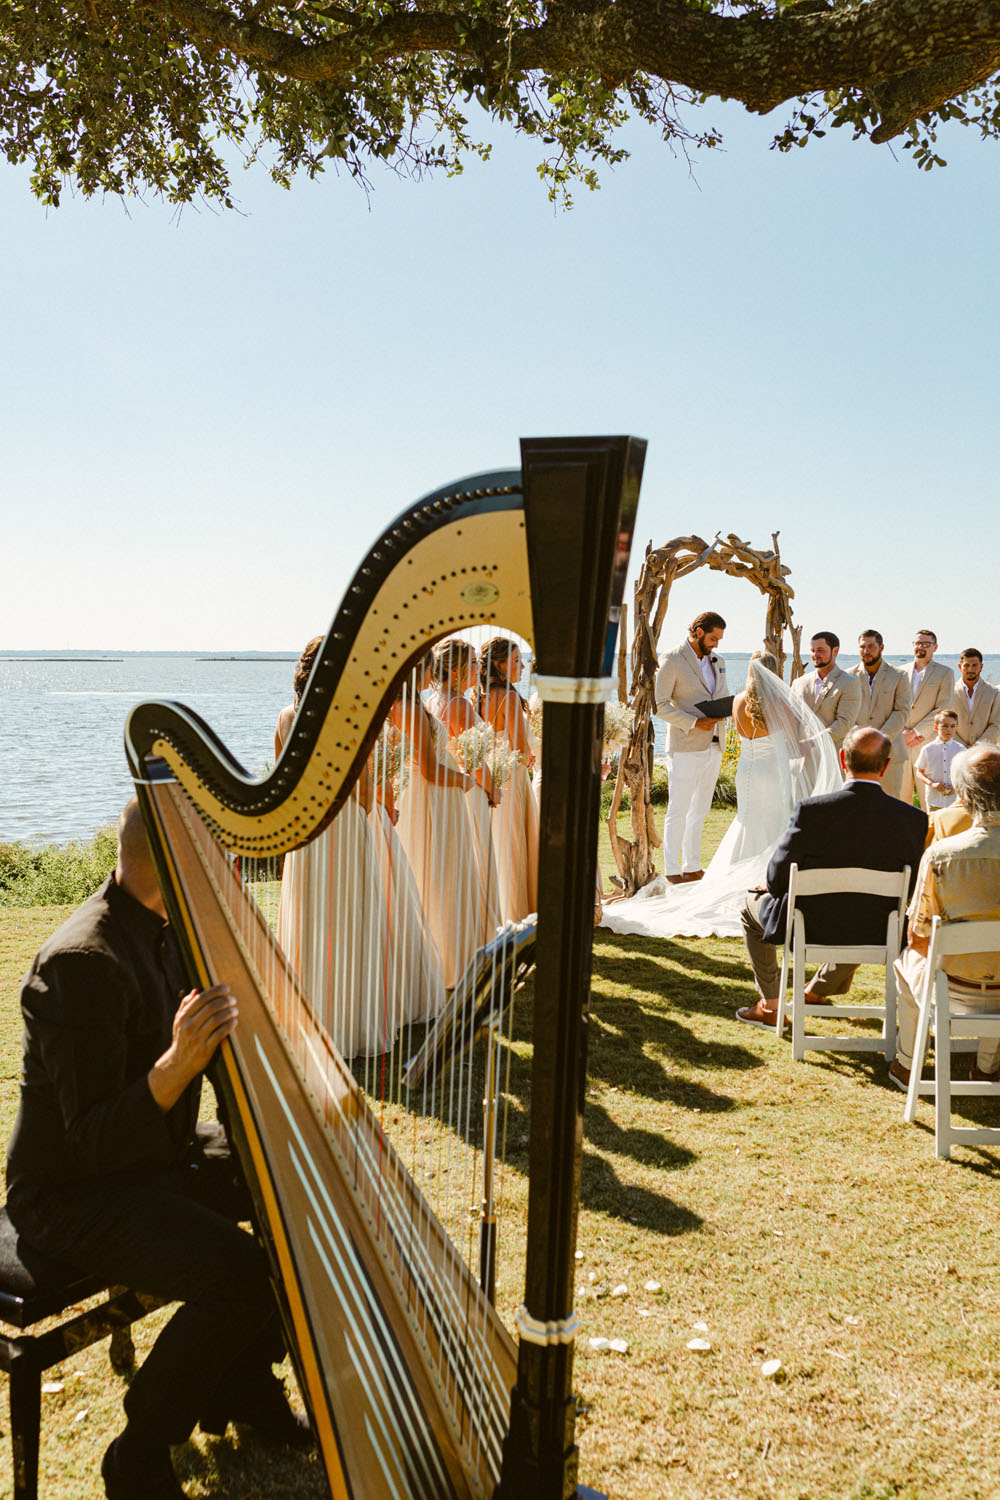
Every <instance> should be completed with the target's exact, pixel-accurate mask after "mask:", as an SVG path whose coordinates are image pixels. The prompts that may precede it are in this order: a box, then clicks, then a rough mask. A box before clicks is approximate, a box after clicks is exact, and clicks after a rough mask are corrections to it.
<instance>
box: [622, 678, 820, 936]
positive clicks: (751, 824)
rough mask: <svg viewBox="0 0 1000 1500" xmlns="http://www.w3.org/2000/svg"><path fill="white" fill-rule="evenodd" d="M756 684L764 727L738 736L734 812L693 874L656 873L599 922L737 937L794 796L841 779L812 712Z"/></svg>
mask: <svg viewBox="0 0 1000 1500" xmlns="http://www.w3.org/2000/svg"><path fill="white" fill-rule="evenodd" d="M759 675H760V678H763V679H765V681H764V683H763V684H759V691H762V693H763V695H764V697H765V699H766V703H767V707H766V709H765V717H766V719H767V722H768V724H770V725H773V730H772V733H770V734H767V735H764V736H761V737H760V738H758V739H743V740H741V743H740V758H739V763H738V765H737V767H736V816H735V818H734V819H733V821H732V823H730V825H729V827H728V829H727V830H726V833H725V835H724V837H723V840H722V842H721V844H720V845H719V847H718V849H717V850H716V851H715V855H714V857H713V859H712V862H711V864H710V865H709V867H708V869H707V870H706V871H705V874H704V877H703V879H701V880H695V881H690V882H688V883H687V884H684V885H669V884H668V883H667V882H666V880H664V878H663V876H662V875H658V876H657V877H656V879H655V880H653V881H651V882H650V883H649V885H646V886H644V887H643V888H642V890H641V891H639V892H638V893H637V894H636V895H635V896H631V897H629V898H628V899H627V900H625V901H613V902H611V903H610V904H609V905H607V906H605V908H604V912H603V916H602V919H601V926H602V927H607V928H609V929H610V930H611V931H612V932H622V933H636V934H638V935H640V936H642V937H741V936H742V932H743V929H742V926H741V923H740V911H741V909H742V907H743V903H744V901H745V900H746V896H747V892H748V891H749V890H751V889H752V888H753V887H754V886H761V885H764V884H765V876H766V874H767V866H768V863H769V861H770V858H771V855H772V854H773V853H774V850H775V848H776V846H777V844H778V843H779V841H780V839H781V836H782V834H783V833H784V832H785V829H786V828H787V827H788V823H789V819H790V818H791V815H792V808H793V807H794V806H795V804H796V802H798V801H799V799H800V798H801V797H810V796H819V795H821V794H822V793H825V792H833V791H836V790H837V789H838V788H839V787H840V786H841V785H842V784H843V783H842V781H841V776H840V771H839V769H838V766H837V757H836V753H835V751H834V749H833V742H832V740H831V739H830V737H829V735H828V734H827V733H826V731H825V729H824V728H823V725H822V724H821V723H820V721H819V719H817V718H816V716H815V714H814V713H813V712H812V710H811V709H810V708H808V707H807V706H806V705H805V704H802V703H800V702H798V700H796V699H793V698H792V695H791V694H790V693H789V691H788V689H787V688H786V687H785V685H784V683H783V682H782V681H781V679H780V678H776V677H774V676H773V675H772V674H771V673H770V672H761V673H760V674H759Z"/></svg>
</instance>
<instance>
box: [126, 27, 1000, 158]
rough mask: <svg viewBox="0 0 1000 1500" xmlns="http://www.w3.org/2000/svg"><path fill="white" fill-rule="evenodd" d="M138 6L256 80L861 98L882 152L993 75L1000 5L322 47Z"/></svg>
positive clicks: (370, 32) (427, 32)
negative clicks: (421, 72)
mask: <svg viewBox="0 0 1000 1500" xmlns="http://www.w3.org/2000/svg"><path fill="white" fill-rule="evenodd" d="M146 3H147V5H148V8H150V9H152V10H155V11H158V12H159V13H161V14H165V15H168V16H170V17H172V18H173V19H174V20H175V21H177V22H178V23H179V24H180V25H181V26H183V27H184V28H185V29H186V30H188V31H189V32H191V33H193V34H194V35H195V36H197V37H199V38H201V39H204V40H207V41H209V42H210V43H213V44H214V45H216V46H218V47H221V48H225V49H227V50H228V51H229V52H231V53H233V54H234V55H235V56H237V57H238V58H240V59H241V60H242V61H244V62H246V63H248V64H250V65H251V66H256V67H258V68H262V69H265V70H268V71H273V72H276V73H280V74H283V75H284V76H286V77H289V78H293V79H298V80H300V81H302V82H308V83H320V82H324V81H330V80H334V79H338V78H342V77H345V76H348V75H352V74H354V73H356V72H357V71H358V70H359V69H360V68H363V67H365V66H368V65H370V64H372V63H376V64H378V63H382V62H385V61H388V60H390V59H393V58H396V59H403V58H406V57H411V56H414V55H415V54H418V53H422V52H433V53H436V54H438V55H439V56H449V55H450V56H454V57H461V58H475V59H476V60H477V61H478V63H479V64H480V66H482V67H483V69H484V73H485V74H486V75H491V74H493V73H495V72H496V71H497V70H501V69H502V70H504V71H506V70H507V69H508V68H509V69H510V71H511V72H512V73H514V74H515V75H517V74H524V73H527V72H531V71H534V70H538V69H543V70H546V71H548V72H550V73H553V72H554V73H557V74H558V73H564V74H565V73H570V74H571V73H573V72H574V71H576V70H585V71H592V70H597V71H599V72H600V74H601V76H602V77H604V78H605V79H608V80H611V81H615V82H623V81H624V80H626V79H628V78H630V77H632V76H633V75H634V74H636V73H638V72H642V73H647V74H650V75H653V76H655V77H657V78H660V79H662V80H664V81H666V82H668V83H671V84H675V85H679V86H681V87H685V88H689V89H691V90H693V91H695V92H697V93H704V94H709V95H715V96H718V97H721V98H730V99H739V100H741V101H742V102H743V104H744V105H745V106H746V107H747V108H748V109H750V110H752V111H754V112H757V113H761V114H765V113H768V112H769V111H770V110H772V109H774V108H776V107H777V106H778V105H780V104H782V103H784V102H786V101H787V100H789V99H795V98H799V97H802V96H803V95H808V94H811V93H814V92H817V91H825V90H831V89H841V88H856V89H863V90H866V91H867V93H868V94H869V97H870V98H872V100H873V101H875V103H876V107H877V108H878V109H879V111H880V113H881V116H882V119H881V123H880V124H879V126H878V128H877V130H876V131H875V132H874V134H873V139H874V140H876V141H884V140H888V139H889V138H890V137H891V136H893V135H896V134H898V133H899V132H900V131H901V130H903V129H905V128H906V126H907V125H908V124H909V123H910V122H911V121H912V120H913V119H915V118H916V117H917V116H918V115H920V114H923V113H926V112H927V111H928V110H930V109H933V108H936V107H938V106H939V105H941V104H942V103H944V102H945V101H946V100H947V99H949V98H953V97H954V96H955V95H956V94H958V93H961V92H963V91H964V90H966V89H969V88H974V87H977V86H978V85H980V84H982V83H983V82H984V80H985V79H987V78H989V77H990V76H991V75H992V74H993V73H994V72H996V71H997V69H998V68H1000V0H864V3H857V4H854V5H850V6H840V7H838V8H837V9H834V10H825V9H824V10H813V9H812V8H811V7H809V6H806V7H804V8H803V7H801V6H791V7H788V8H786V9H784V10H781V11H774V12H769V13H767V14H761V13H755V14H751V15H741V16H734V15H719V14H716V13H713V12H712V11H708V10H704V9H700V8H699V9H695V8H692V7H691V6H690V5H688V4H686V3H685V0H598V3H597V4H596V5H595V6H593V7H591V6H590V5H584V6H582V7H580V6H569V5H560V4H553V5H552V6H551V7H550V9H549V12H548V14H547V17H546V19H545V20H544V21H543V22H542V23H541V25H538V26H533V27H531V26H529V27H523V28H522V29H521V30H520V31H517V30H515V31H514V33H513V36H510V35H509V34H508V32H507V29H506V28H505V27H504V26H500V25H495V24H493V23H491V22H488V21H484V20H483V19H482V17H480V16H476V15H475V14H474V13H468V12H462V11H452V12H444V11H427V10H419V11H414V10H408V11H401V12H397V13H395V14H391V15H386V16H383V17H381V18H380V19H378V20H375V21H373V22H371V23H367V22H366V23H364V24H361V23H359V24H357V25H355V26H348V25H347V21H346V18H345V26H347V29H345V31H344V33H343V34H342V35H340V36H335V37H332V38H330V39H329V40H324V41H318V42H317V41H304V40H302V39H301V38H300V37H297V36H293V35H290V34H288V33H287V32H283V31H279V30H274V29H272V28H270V27H267V26H263V25H260V24H259V23H257V22H256V21H252V20H241V19H240V18H238V17H236V16H235V15H233V14H232V13H231V12H229V11H227V10H225V9H223V8H218V7H216V6H214V5H210V4H206V3H203V0H146ZM258 10H259V7H255V11H254V14H256V13H257V12H258ZM345 15H346V13H345Z"/></svg>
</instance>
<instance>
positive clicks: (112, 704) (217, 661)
mask: <svg viewBox="0 0 1000 1500" xmlns="http://www.w3.org/2000/svg"><path fill="white" fill-rule="evenodd" d="M842 659H843V660H844V661H845V662H846V664H847V665H851V664H852V663H853V660H854V658H853V656H845V655H844V653H842ZM907 659H908V658H905V657H891V658H889V660H891V661H892V662H893V663H894V664H902V663H903V662H905V661H906V660H907ZM748 660H749V657H748V656H747V655H745V654H738V653H735V652H732V653H727V654H726V665H727V670H728V677H729V685H730V687H731V688H732V689H733V690H734V691H736V690H738V689H739V688H740V687H742V686H743V684H744V683H745V681H746V670H747V662H748ZM940 660H941V661H944V662H946V663H947V664H948V666H950V667H955V666H956V664H957V658H955V657H947V656H942V657H941V658H940ZM293 668H294V661H293V660H292V659H291V656H290V657H289V659H288V660H274V659H265V660H259V659H258V660H246V659H235V660H234V659H231V658H228V659H227V658H222V657H210V658H197V657H192V656H154V655H137V656H126V657H122V658H117V657H113V655H112V654H111V653H108V655H107V657H105V658H102V659H100V660H82V659H72V660H71V659H65V658H64V659H57V657H56V654H55V653H52V654H49V655H44V656H39V657H36V658H32V659H30V660H25V659H23V658H14V657H11V656H3V655H0V843H9V842H12V841H13V840H15V839H26V840H31V841H35V840H43V841H46V840H50V841H52V842H55V843H65V842H67V841H68V840H69V839H80V838H88V837H89V836H90V835H91V834H92V833H94V832H95V830H96V829H98V828H100V827H101V826H102V825H103V824H105V823H109V822H112V821H113V820H114V819H115V818H116V817H117V815H118V812H119V810H120V809H121V807H122V804H123V803H124V802H125V801H126V799H127V798H128V796H129V793H130V790H131V781H130V778H129V774H128V766H127V763H126V760H125V750H124V747H123V742H122V733H123V730H124V727H125V720H126V718H127V716H128V712H129V709H130V708H131V706H132V705H133V704H134V703H136V702H138V701H139V700H141V699H144V698H169V699H176V700H178V701H179V702H181V703H185V704H187V705H188V706H189V707H190V708H192V709H194V710H195V712H196V713H198V714H200V715H201V717H202V718H203V719H205V720H206V721H207V722H208V723H209V724H210V725H211V726H212V728H213V729H214V730H215V731H216V732H217V733H218V734H219V735H220V736H221V738H222V740H223V741H224V742H225V744H226V745H227V747H228V748H229V750H230V751H231V753H232V754H233V755H235V756H236V758H237V760H239V761H241V762H242V764H243V765H244V766H245V767H246V769H247V770H248V771H249V772H251V773H252V774H259V773H260V772H261V771H263V770H264V769H265V767H266V766H267V765H269V764H270V763H271V762H272V761H273V759H274V744H273V735H274V724H275V720H276V719H277V717H278V712H279V710H280V709H281V708H282V707H283V706H284V704H286V703H288V702H290V701H291V697H292V672H293ZM983 675H984V677H986V678H987V679H988V680H989V681H990V682H993V683H996V682H998V681H1000V657H998V656H989V657H987V658H986V662H985V670H984V674H983ZM657 728H658V737H657V753H658V754H661V753H662V750H663V732H662V730H663V726H662V725H660V724H658V726H657Z"/></svg>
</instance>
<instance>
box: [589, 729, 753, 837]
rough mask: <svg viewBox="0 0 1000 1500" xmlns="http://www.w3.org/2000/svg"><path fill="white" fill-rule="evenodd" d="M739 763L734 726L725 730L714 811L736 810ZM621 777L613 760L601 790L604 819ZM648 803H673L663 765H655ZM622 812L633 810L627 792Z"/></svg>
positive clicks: (621, 808) (657, 805)
mask: <svg viewBox="0 0 1000 1500" xmlns="http://www.w3.org/2000/svg"><path fill="white" fill-rule="evenodd" d="M739 759H740V737H739V735H738V734H737V732H736V729H735V728H734V726H733V724H732V722H730V723H729V725H728V726H727V730H726V745H725V749H724V750H723V752H722V768H721V770H720V771H719V779H718V781H717V782H716V783H715V791H714V792H713V793H712V806H713V807H735V806H736V767H737V765H738V764H739ZM617 773H618V758H617V756H615V757H613V759H612V767H611V775H610V776H609V777H608V779H607V781H606V782H605V783H604V786H603V787H602V788H601V817H602V818H606V817H607V816H608V814H609V812H610V811H611V797H612V794H613V792H614V786H615V776H616V775H617ZM649 800H650V801H651V802H652V804H653V806H654V807H666V805H667V803H668V802H669V800H670V792H669V777H668V775H667V768H666V766H665V765H664V764H663V762H662V761H655V762H654V764H653V779H652V782H651V783H650V788H649ZM618 805H619V809H620V811H621V812H628V811H629V809H630V807H631V806H632V803H631V799H630V798H629V794H628V788H627V787H626V788H625V790H624V791H623V792H622V800H621V802H620V803H619V804H618Z"/></svg>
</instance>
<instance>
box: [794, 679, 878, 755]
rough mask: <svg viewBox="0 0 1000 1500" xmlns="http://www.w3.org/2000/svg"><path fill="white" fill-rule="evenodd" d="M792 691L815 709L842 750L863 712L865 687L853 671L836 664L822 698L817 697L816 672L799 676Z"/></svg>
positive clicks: (820, 695) (809, 706) (824, 685)
mask: <svg viewBox="0 0 1000 1500" xmlns="http://www.w3.org/2000/svg"><path fill="white" fill-rule="evenodd" d="M792 692H793V693H794V694H795V696H796V697H797V698H801V699H802V701H803V703H805V704H806V706H807V707H808V708H811V709H812V711H813V713H814V714H815V715H816V716H817V718H818V719H819V720H820V721H821V722H822V723H823V724H825V725H826V727H827V729H829V731H830V738H831V739H832V740H833V743H834V744H835V745H836V747H837V749H838V750H839V749H840V747H841V745H842V744H843V743H844V740H845V739H846V738H847V734H848V731H849V730H851V729H853V728H854V726H855V724H856V723H857V721H858V714H859V712H860V710H861V685H860V683H859V682H857V681H856V680H855V678H853V677H852V676H851V674H850V672H845V671H844V670H843V668H842V667H838V666H837V664H836V662H834V664H833V666H832V667H831V669H830V671H829V672H828V673H827V674H826V677H825V678H824V680H823V686H822V687H821V688H820V692H819V697H818V698H817V697H816V673H815V672H807V673H806V675H805V676H804V677H796V679H795V681H794V682H793V683H792Z"/></svg>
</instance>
